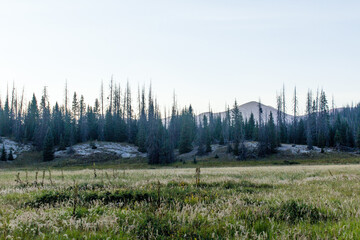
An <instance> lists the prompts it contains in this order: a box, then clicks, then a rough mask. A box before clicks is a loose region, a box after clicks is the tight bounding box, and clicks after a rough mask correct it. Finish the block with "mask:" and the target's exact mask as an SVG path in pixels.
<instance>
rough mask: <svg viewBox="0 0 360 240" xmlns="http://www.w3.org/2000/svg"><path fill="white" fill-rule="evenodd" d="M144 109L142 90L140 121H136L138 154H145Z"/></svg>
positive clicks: (145, 128) (143, 93)
mask: <svg viewBox="0 0 360 240" xmlns="http://www.w3.org/2000/svg"><path fill="white" fill-rule="evenodd" d="M145 111H146V109H145V89H143V90H142V94H141V103H140V119H139V121H138V124H139V126H138V129H139V130H138V133H137V145H138V150H139V152H142V153H145V152H146V138H147V136H146V133H147V119H146V112H145Z"/></svg>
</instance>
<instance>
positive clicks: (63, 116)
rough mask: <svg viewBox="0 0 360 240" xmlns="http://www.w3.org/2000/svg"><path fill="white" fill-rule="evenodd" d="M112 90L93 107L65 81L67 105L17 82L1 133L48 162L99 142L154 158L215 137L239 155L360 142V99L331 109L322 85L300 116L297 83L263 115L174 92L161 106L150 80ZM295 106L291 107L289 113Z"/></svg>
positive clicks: (350, 146)
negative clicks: (186, 101) (211, 105)
mask: <svg viewBox="0 0 360 240" xmlns="http://www.w3.org/2000/svg"><path fill="white" fill-rule="evenodd" d="M106 92H107V93H105V90H104V86H103V83H102V84H101V88H100V97H99V98H97V99H95V102H94V104H93V105H90V104H87V103H86V102H85V99H84V97H83V95H80V94H78V93H77V92H74V93H73V94H72V101H69V98H71V95H70V94H69V91H68V87H67V83H66V84H65V89H64V95H65V96H64V101H63V103H58V102H56V103H55V104H54V105H50V103H49V100H48V99H49V96H48V93H47V88H46V87H44V89H43V93H42V96H41V97H40V98H38V97H37V96H35V94H33V96H32V99H31V101H30V102H28V103H25V102H24V91H22V94H21V96H20V97H19V96H18V94H17V89H16V88H15V87H12V89H11V91H10V93H9V91H7V95H6V97H5V100H1V99H0V136H2V137H8V138H11V139H13V140H15V141H17V142H26V143H32V144H33V145H34V147H35V148H36V149H37V150H38V151H42V152H43V159H44V161H51V160H52V159H54V151H55V150H65V149H67V148H68V149H71V146H73V145H74V144H77V143H81V142H87V141H90V143H91V142H92V141H97V140H98V141H111V142H127V143H130V144H135V145H136V146H137V147H138V150H139V151H140V152H142V153H147V156H148V163H149V164H166V163H171V162H174V161H176V158H175V155H174V151H175V150H178V151H179V153H180V154H182V153H188V152H190V151H192V150H193V149H194V148H196V149H197V155H205V154H207V153H209V152H211V151H212V149H211V145H212V144H215V143H216V144H220V145H226V146H227V151H228V153H232V154H233V155H234V156H236V158H237V159H238V160H244V159H248V158H253V157H257V156H260V157H261V156H266V155H269V154H272V153H275V152H276V148H277V147H278V146H281V144H282V143H290V144H303V145H307V147H308V148H309V149H312V148H313V146H317V147H319V148H321V149H323V148H325V147H332V148H336V149H337V150H340V151H354V150H356V148H359V147H360V124H359V123H360V104H357V105H355V106H346V107H343V108H334V103H332V107H331V108H330V107H329V101H328V98H327V96H326V93H325V91H324V90H320V91H319V90H317V91H316V93H315V94H314V93H313V92H312V91H311V90H309V91H308V93H307V99H306V106H305V109H306V114H305V115H300V114H299V113H298V112H299V111H298V108H299V106H298V97H297V93H296V88H295V89H294V93H293V101H291V103H289V104H287V103H286V101H285V99H286V97H285V87H283V88H282V90H281V91H280V92H281V93H280V94H278V95H277V96H276V100H277V111H276V113H272V112H270V115H269V116H264V113H263V110H262V104H261V103H260V101H259V104H258V109H257V111H258V114H259V115H258V116H259V117H258V118H255V117H254V114H251V116H250V117H249V118H248V119H247V118H244V117H243V116H242V113H241V111H240V110H239V104H238V102H237V101H236V100H235V101H234V103H233V105H232V106H227V107H226V109H225V115H221V114H217V113H213V112H212V111H211V110H209V112H208V113H206V114H203V116H202V117H201V118H200V117H198V116H196V115H195V114H194V109H193V107H192V106H191V105H189V106H184V107H181V108H180V107H178V106H177V101H176V97H175V95H174V100H173V105H172V108H171V109H169V111H167V110H166V109H165V110H164V111H161V110H160V106H159V103H158V101H157V99H156V98H154V94H153V90H152V87H151V85H150V86H149V88H148V89H147V90H146V89H145V87H142V89H141V90H140V89H138V91H137V96H136V97H134V96H133V93H132V91H131V88H130V85H129V83H127V85H126V87H124V88H123V89H122V88H121V87H120V84H118V83H114V81H113V80H111V81H110V83H109V90H108V91H106ZM38 99H39V100H38ZM134 99H135V101H134ZM289 106H290V107H289ZM289 108H291V109H292V111H291V115H290V117H287V116H289V115H287V114H286V109H289ZM275 114H276V116H273V115H275ZM245 141H256V142H257V156H253V155H251V156H250V155H249V154H248V151H247V149H246V146H245V144H244V142H245ZM1 155H2V156H1V159H2V160H12V159H11V158H12V156H11V154H9V156H6V154H5V151H4V146H3V151H2V154H1Z"/></svg>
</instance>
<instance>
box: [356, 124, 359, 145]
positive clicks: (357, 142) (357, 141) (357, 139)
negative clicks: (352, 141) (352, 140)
mask: <svg viewBox="0 0 360 240" xmlns="http://www.w3.org/2000/svg"><path fill="white" fill-rule="evenodd" d="M356 146H357V147H358V148H359V149H360V127H359V128H358V132H357V137H356Z"/></svg>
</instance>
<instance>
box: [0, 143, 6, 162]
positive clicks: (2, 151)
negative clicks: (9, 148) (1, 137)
mask: <svg viewBox="0 0 360 240" xmlns="http://www.w3.org/2000/svg"><path fill="white" fill-rule="evenodd" d="M1 161H6V150H5V145H4V144H3V146H2V149H1Z"/></svg>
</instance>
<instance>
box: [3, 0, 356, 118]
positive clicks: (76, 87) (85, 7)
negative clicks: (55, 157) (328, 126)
mask: <svg viewBox="0 0 360 240" xmlns="http://www.w3.org/2000/svg"><path fill="white" fill-rule="evenodd" d="M359 12H360V1H346V0H343V1H340V0H339V1H332V0H324V1H321V0H319V1H313V0H312V1H308V0H303V1H291V0H287V1H261V0H249V1H241V0H238V1H232V0H227V1H214V0H207V1H205V0H172V1H169V0H164V1H158V0H153V1H138V0H133V1H120V0H117V1H110V0H103V1H95V0H75V1H74V0H71V1H70V0H62V1H55V0H46V1H45V0H43V1H40V0H23V1H22V0H18V1H14V0H1V1H0V93H1V97H2V99H4V97H5V95H6V86H7V85H9V87H11V86H12V84H13V82H14V83H15V86H16V87H17V89H18V92H19V94H20V92H21V89H22V88H23V87H24V89H25V96H26V99H27V100H30V97H31V95H32V93H33V92H34V93H35V94H36V95H37V96H38V98H39V99H40V96H41V92H42V89H43V87H44V86H47V88H48V93H49V97H50V102H51V103H52V104H54V103H55V101H59V102H63V98H64V85H65V81H66V80H67V82H68V87H69V90H70V92H71V95H72V93H73V92H74V91H76V92H77V93H78V95H80V94H83V95H84V97H85V101H86V102H88V103H90V104H93V102H94V100H95V98H97V97H99V89H100V85H101V81H103V82H104V87H105V90H108V87H109V80H110V78H111V76H113V78H114V81H116V82H118V83H120V85H121V86H122V87H124V86H125V85H126V82H127V81H129V83H130V85H131V88H132V90H133V96H134V101H135V97H136V94H137V89H138V86H139V85H140V87H141V86H143V85H145V86H146V87H148V86H149V85H150V83H151V84H152V89H153V91H154V93H155V95H156V97H157V99H158V102H159V103H160V105H161V106H162V107H170V106H171V104H172V98H173V92H174V91H175V94H176V96H177V101H178V105H179V106H184V105H188V104H190V103H191V104H192V105H193V107H194V108H195V109H196V112H198V113H200V112H204V111H207V110H208V109H209V105H210V106H211V108H212V110H213V111H215V112H217V111H223V110H224V108H225V105H226V104H229V105H232V104H233V102H234V100H235V99H237V101H238V102H239V103H240V104H241V103H246V102H248V101H257V100H259V99H261V101H262V103H264V104H267V105H272V106H276V94H277V92H279V91H280V89H281V88H282V86H283V84H284V85H285V88H286V96H287V101H288V106H289V107H288V111H289V112H290V111H291V107H290V102H291V100H292V94H293V89H294V87H295V86H296V88H297V92H298V96H299V105H300V111H303V109H304V107H303V106H304V105H305V96H306V92H307V90H308V89H313V90H314V91H316V89H317V88H319V89H321V88H323V89H324V90H325V92H326V93H327V95H328V98H329V102H331V98H332V96H334V99H335V103H336V106H338V107H340V106H343V105H346V104H352V103H357V102H359V101H360V94H359V90H360V77H359V76H360V67H359V66H360V47H359V44H360V14H359Z"/></svg>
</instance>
